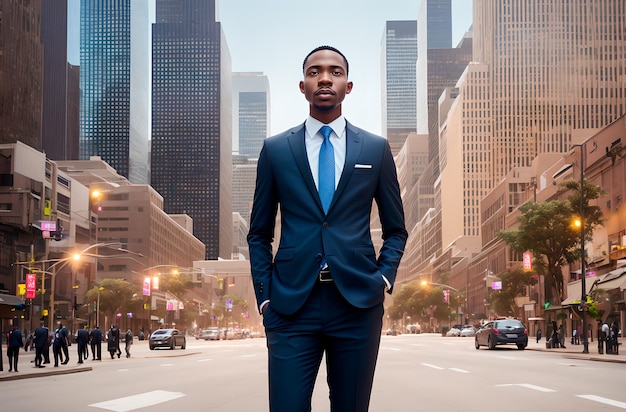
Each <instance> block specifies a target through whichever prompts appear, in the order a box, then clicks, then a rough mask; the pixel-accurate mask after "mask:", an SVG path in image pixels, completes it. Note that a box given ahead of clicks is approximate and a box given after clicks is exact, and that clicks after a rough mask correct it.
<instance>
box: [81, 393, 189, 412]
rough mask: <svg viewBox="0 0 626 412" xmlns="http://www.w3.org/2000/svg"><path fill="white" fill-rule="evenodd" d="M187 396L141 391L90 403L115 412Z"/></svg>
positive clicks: (126, 411)
mask: <svg viewBox="0 0 626 412" xmlns="http://www.w3.org/2000/svg"><path fill="white" fill-rule="evenodd" d="M183 396H185V394H184V393H181V392H169V391H161V390H156V391H152V392H146V393H140V394H137V395H132V396H126V397H124V398H118V399H112V400H110V401H106V402H98V403H92V404H91V405H89V406H90V407H93V408H100V409H106V410H109V411H113V412H129V411H134V410H135V409H141V408H145V407H148V406H152V405H158V404H159V403H163V402H168V401H171V400H174V399H178V398H181V397H183Z"/></svg>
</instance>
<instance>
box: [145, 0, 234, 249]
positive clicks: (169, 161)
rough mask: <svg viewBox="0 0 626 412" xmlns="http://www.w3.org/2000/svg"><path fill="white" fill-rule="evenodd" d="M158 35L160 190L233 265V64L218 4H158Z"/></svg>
mask: <svg viewBox="0 0 626 412" xmlns="http://www.w3.org/2000/svg"><path fill="white" fill-rule="evenodd" d="M152 33H153V39H152V42H153V44H152V50H153V54H152V64H153V70H152V84H153V97H152V151H151V171H152V178H151V183H152V186H153V187H154V188H155V189H156V190H157V191H158V192H159V193H160V194H161V195H162V196H163V202H164V209H165V211H166V212H167V213H173V214H178V213H186V214H188V215H190V216H191V217H192V218H193V221H194V235H195V236H196V237H197V238H199V239H200V240H201V241H202V242H204V244H205V245H206V258H207V259H217V258H218V257H222V258H227V259H230V257H231V253H232V238H233V229H232V227H233V222H232V206H231V181H232V160H231V156H232V136H231V133H232V130H231V129H232V127H231V125H232V94H231V93H232V85H231V62H230V54H229V51H228V46H227V44H226V39H225V37H224V34H223V31H222V27H221V24H220V22H219V21H217V15H216V4H215V0H210V1H205V0H157V2H156V23H155V24H154V25H153V30H152Z"/></svg>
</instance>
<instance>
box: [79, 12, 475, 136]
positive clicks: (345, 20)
mask: <svg viewBox="0 0 626 412" xmlns="http://www.w3.org/2000/svg"><path fill="white" fill-rule="evenodd" d="M218 1H219V6H218V20H219V21H220V22H221V23H222V30H223V31H224V35H225V37H226V42H227V44H228V48H229V51H230V56H231V59H232V71H234V72H262V73H264V74H265V75H267V76H268V78H269V83H270V100H271V109H270V110H271V119H270V134H276V133H279V132H281V131H283V130H286V129H288V128H290V127H293V126H295V125H297V124H299V123H302V122H303V121H304V120H305V119H306V117H307V115H308V105H307V102H306V100H305V99H304V96H303V95H302V94H301V93H300V90H299V88H298V84H299V82H300V80H302V60H303V59H304V57H305V56H306V55H307V54H308V53H309V51H311V50H312V49H314V48H315V47H317V46H320V45H324V44H326V45H331V46H334V47H336V48H338V49H339V50H341V51H342V52H343V53H344V55H346V57H347V58H348V62H349V64H350V73H349V80H351V81H352V82H353V83H354V87H353V89H352V93H351V94H349V95H348V96H347V97H346V100H345V101H344V104H343V114H344V116H345V117H346V119H347V120H348V121H350V122H351V123H353V124H355V125H356V126H358V127H360V128H363V129H366V130H368V131H370V132H373V133H377V134H381V133H382V132H381V118H382V112H381V102H380V96H381V79H380V77H381V63H382V56H381V41H382V36H383V30H384V27H385V22H386V21H388V20H417V11H418V8H419V6H420V3H421V1H422V0H390V1H385V2H383V1H381V0H334V1H331V0H317V1H315V2H305V1H302V0H265V1H260V0H218ZM69 6H70V7H69V10H70V11H69V15H70V17H69V18H70V22H73V23H70V27H69V31H68V38H69V40H68V42H70V43H73V45H71V44H70V47H69V49H70V50H69V54H68V58H69V60H70V62H71V63H73V64H78V56H76V55H75V53H72V50H78V44H77V42H78V40H79V34H80V29H79V25H78V20H79V18H78V17H79V14H78V7H79V6H80V3H79V0H69ZM471 24H472V0H452V46H453V47H455V46H456V45H457V44H458V42H459V41H460V40H461V38H462V37H463V34H464V33H465V32H466V31H467V30H468V29H469V28H470V26H471Z"/></svg>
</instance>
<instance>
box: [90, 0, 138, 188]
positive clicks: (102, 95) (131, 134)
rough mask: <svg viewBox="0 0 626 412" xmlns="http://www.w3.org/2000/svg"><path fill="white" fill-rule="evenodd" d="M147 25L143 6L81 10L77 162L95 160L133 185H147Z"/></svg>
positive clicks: (123, 2)
mask: <svg viewBox="0 0 626 412" xmlns="http://www.w3.org/2000/svg"><path fill="white" fill-rule="evenodd" d="M149 19H150V14H149V5H148V0H133V1H131V0H118V1H109V0H81V4H80V67H81V69H80V73H81V75H80V90H81V100H80V145H79V156H80V159H82V160H88V159H89V158H90V156H100V157H101V158H102V160H104V161H106V162H107V163H109V164H110V165H111V166H112V167H113V168H114V169H115V170H116V171H117V172H118V173H119V174H121V175H122V176H124V177H126V178H128V179H129V180H130V181H131V182H133V183H147V181H148V142H149V139H150V106H149V102H150V75H149V73H150V37H149V36H150V33H149V29H150V25H149V21H150V20H149ZM131 57H132V58H131Z"/></svg>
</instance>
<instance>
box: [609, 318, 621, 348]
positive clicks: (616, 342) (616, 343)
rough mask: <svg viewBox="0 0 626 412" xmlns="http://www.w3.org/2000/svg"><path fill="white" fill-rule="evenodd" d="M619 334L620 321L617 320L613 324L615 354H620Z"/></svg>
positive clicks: (612, 341) (612, 346)
mask: <svg viewBox="0 0 626 412" xmlns="http://www.w3.org/2000/svg"><path fill="white" fill-rule="evenodd" d="M618 335H619V323H617V321H616V320H614V321H613V324H612V325H611V349H612V353H613V354H614V355H619V342H618V341H617V337H618Z"/></svg>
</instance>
